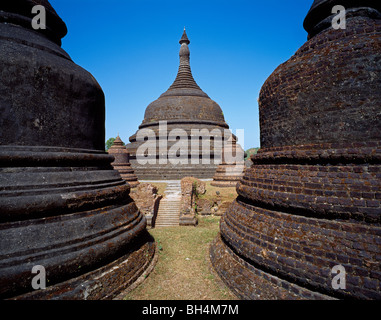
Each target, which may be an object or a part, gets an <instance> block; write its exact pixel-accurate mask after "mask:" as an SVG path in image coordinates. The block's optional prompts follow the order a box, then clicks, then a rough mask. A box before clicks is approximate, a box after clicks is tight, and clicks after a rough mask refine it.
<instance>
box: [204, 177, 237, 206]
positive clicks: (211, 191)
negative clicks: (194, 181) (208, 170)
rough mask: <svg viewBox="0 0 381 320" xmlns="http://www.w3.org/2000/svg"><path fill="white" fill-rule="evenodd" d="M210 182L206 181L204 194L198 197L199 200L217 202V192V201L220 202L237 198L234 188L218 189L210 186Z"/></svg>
mask: <svg viewBox="0 0 381 320" xmlns="http://www.w3.org/2000/svg"><path fill="white" fill-rule="evenodd" d="M211 182H212V181H206V192H205V194H203V195H200V196H199V198H200V199H208V200H211V201H215V200H217V194H216V192H217V191H218V192H219V193H220V195H219V197H218V198H219V200H221V201H232V202H233V200H234V199H235V198H237V191H236V187H229V188H219V187H213V186H212V185H210V184H211Z"/></svg>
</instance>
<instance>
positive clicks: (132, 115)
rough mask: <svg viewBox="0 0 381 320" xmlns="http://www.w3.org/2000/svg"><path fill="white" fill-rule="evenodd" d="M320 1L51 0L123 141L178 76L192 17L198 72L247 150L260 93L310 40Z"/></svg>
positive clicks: (253, 139)
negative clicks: (307, 23) (308, 23)
mask: <svg viewBox="0 0 381 320" xmlns="http://www.w3.org/2000/svg"><path fill="white" fill-rule="evenodd" d="M312 2H313V1H312V0H293V1H285V0H263V1H258V0H234V1H233V0H203V1H199V0H196V1H181V0H178V1H172V0H50V3H51V4H52V5H53V7H54V8H55V9H56V11H57V13H58V14H59V15H60V16H61V18H62V19H63V20H64V21H65V23H66V25H67V27H68V34H67V36H66V37H65V38H64V39H63V45H62V47H63V49H65V50H66V51H67V52H68V54H69V55H70V56H71V58H72V59H73V61H74V62H75V63H77V64H78V65H80V66H81V67H83V68H85V69H86V70H88V71H89V72H90V73H92V74H93V76H94V77H95V78H96V79H97V81H98V82H99V84H100V85H101V87H102V89H103V91H104V93H105V96H106V139H108V138H110V137H115V136H116V135H117V134H118V133H119V134H120V137H121V138H122V140H123V141H124V142H125V143H128V138H129V137H130V136H131V135H132V134H134V133H135V132H136V130H137V129H138V126H139V125H140V124H141V122H142V120H143V118H144V111H145V109H146V107H147V106H148V104H149V103H151V102H152V101H154V100H156V99H157V98H158V97H159V96H160V95H161V94H162V93H163V92H165V91H166V90H167V89H168V87H169V86H170V85H171V84H172V82H173V81H174V79H175V77H176V73H177V69H178V63H179V56H178V54H179V49H180V45H179V43H178V41H179V39H180V37H181V35H182V32H183V28H184V26H185V27H186V29H187V34H188V37H189V39H190V41H191V44H190V46H189V48H190V51H191V68H192V73H193V76H194V78H195V80H196V82H197V83H198V85H199V86H200V87H201V89H202V90H203V91H205V92H206V93H207V94H208V95H209V97H210V98H211V99H213V100H214V101H216V102H217V103H218V104H219V105H220V106H221V108H222V110H223V112H224V115H225V120H226V121H227V123H228V124H229V126H230V128H231V129H232V131H233V132H234V133H235V130H237V129H244V130H245V144H244V147H245V149H248V148H250V147H259V145H260V142H259V119H258V102H257V99H258V96H259V91H260V89H261V87H262V85H263V83H264V81H265V80H266V79H267V77H268V76H270V74H271V73H272V72H273V71H274V70H275V68H277V67H278V66H279V65H280V64H281V63H283V62H285V61H286V60H288V59H289V58H290V57H291V56H292V55H293V54H294V53H295V52H296V50H297V49H298V48H299V47H300V46H301V45H302V44H303V43H304V42H305V41H306V39H307V33H306V32H305V30H304V29H303V20H304V18H305V16H306V14H307V12H308V10H309V8H310V6H311V4H312Z"/></svg>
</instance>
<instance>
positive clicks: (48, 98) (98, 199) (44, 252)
mask: <svg viewBox="0 0 381 320" xmlns="http://www.w3.org/2000/svg"><path fill="white" fill-rule="evenodd" d="M34 5H43V6H44V7H45V8H46V14H47V17H46V22H47V26H46V29H40V30H34V29H33V28H32V19H33V18H34V16H33V15H32V14H31V11H32V7H33V6H34ZM66 32H67V30H66V25H65V24H64V22H63V21H62V20H61V19H60V18H59V17H58V15H57V14H56V12H55V11H54V9H53V8H52V7H51V5H50V4H49V2H48V1H46V0H34V1H29V0H2V1H1V2H0V48H1V50H0V239H1V241H0V298H1V299H109V298H113V297H115V296H117V295H118V294H119V293H120V292H121V291H122V290H124V289H126V288H127V287H129V285H131V284H132V283H134V282H135V280H136V279H138V278H139V277H140V276H141V275H142V273H143V272H144V271H146V270H147V268H148V267H149V266H150V265H151V261H153V257H154V253H155V245H154V241H153V239H152V238H151V237H150V236H149V235H148V233H147V231H146V219H145V217H144V216H143V215H142V214H141V213H140V212H139V211H138V209H137V207H136V205H135V203H134V202H133V201H132V199H131V198H130V196H129V192H130V187H129V186H128V185H127V184H126V182H125V181H124V180H123V179H122V178H121V177H120V175H119V173H118V172H117V171H116V170H113V168H112V166H111V162H112V161H113V157H112V156H110V155H108V154H107V153H106V152H105V151H104V141H105V134H104V131H105V127H104V123H105V110H104V109H105V100H104V94H103V91H102V89H101V88H100V86H99V84H98V83H97V82H96V80H95V79H94V78H93V76H92V75H91V74H89V73H88V72H87V71H85V70H84V69H82V68H81V67H79V66H78V65H76V64H75V63H73V61H72V60H71V59H70V57H69V55H68V54H67V53H66V52H65V51H64V50H62V49H61V38H62V37H64V36H65V35H66ZM36 266H40V267H38V272H37V274H36V272H32V271H33V268H34V267H36ZM42 267H43V268H44V270H45V272H46V277H45V284H46V289H39V290H35V289H38V286H37V287H36V285H34V286H32V284H33V279H34V278H35V277H36V276H39V277H38V281H37V280H36V281H37V283H39V285H42V286H43V282H44V277H43V269H42Z"/></svg>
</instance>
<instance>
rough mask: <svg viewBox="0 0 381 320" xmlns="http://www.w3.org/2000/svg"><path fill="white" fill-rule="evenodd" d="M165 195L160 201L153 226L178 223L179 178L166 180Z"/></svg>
mask: <svg viewBox="0 0 381 320" xmlns="http://www.w3.org/2000/svg"><path fill="white" fill-rule="evenodd" d="M166 182H167V188H166V189H165V191H164V193H165V197H164V199H162V200H161V201H160V205H159V211H158V214H157V218H156V223H155V227H156V228H160V227H172V226H179V225H180V209H181V184H180V180H174V181H166Z"/></svg>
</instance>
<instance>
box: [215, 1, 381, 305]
mask: <svg viewBox="0 0 381 320" xmlns="http://www.w3.org/2000/svg"><path fill="white" fill-rule="evenodd" d="M327 3H328V2H327V1H319V2H318V1H315V3H314V6H313V10H311V11H310V13H309V14H308V16H307V18H308V19H306V21H307V20H308V21H309V22H311V21H313V20H314V19H315V22H316V23H317V22H318V21H321V20H323V19H325V18H326V17H324V16H322V17H320V18H321V20H319V17H318V16H317V14H318V12H320V14H322V12H324V10H323V9H322V10H320V11H319V10H318V9H319V8H320V9H321V8H322V6H326V5H327ZM342 5H344V6H345V5H346V3H345V1H343V3H342ZM350 7H351V4H350V2H348V3H347V8H349V12H350V13H351V15H350V18H349V19H348V20H347V29H346V30H333V29H332V28H330V27H328V28H325V29H324V28H323V30H320V31H319V32H315V33H316V34H315V33H312V34H310V40H309V41H308V42H306V43H305V44H304V45H303V46H302V47H301V48H300V49H299V50H298V52H297V53H296V54H295V55H294V56H293V57H291V59H290V60H288V61H287V62H285V63H284V64H282V65H281V66H279V67H278V68H277V69H276V70H275V71H274V73H273V74H272V75H271V76H270V77H269V79H268V80H267V81H266V82H265V84H264V86H263V87H262V90H261V93H260V101H259V110H260V124H261V150H260V151H259V152H258V154H257V155H254V156H252V157H251V160H252V162H253V166H252V167H251V168H249V169H247V170H246V171H245V175H244V177H243V178H242V179H241V181H240V182H239V183H238V185H237V193H238V198H237V199H236V201H235V202H234V203H233V204H232V205H231V206H230V207H229V209H228V210H227V212H226V214H225V215H224V216H223V218H222V220H221V225H220V237H219V238H217V239H216V241H215V243H214V244H213V245H212V247H211V251H210V253H211V260H212V263H213V265H214V267H215V269H216V270H217V272H218V273H219V274H220V276H221V278H222V279H223V280H224V281H225V282H226V284H227V285H228V286H229V287H230V288H231V289H232V290H233V291H235V292H236V294H237V295H238V296H239V297H241V298H243V299H331V298H337V299H381V288H380V282H381V219H380V217H381V194H380V192H381V142H380V141H381V121H380V117H381V109H380V102H381V91H380V85H381V65H380V60H381V50H380V49H381V47H380V43H381V41H380V40H381V22H380V21H381V20H380V18H381V15H380V14H379V12H378V11H376V10H375V8H373V9H369V10H365V9H361V10H359V9H357V8H350ZM311 16H314V17H313V18H314V19H312V18H311ZM308 25H309V23H307V26H308ZM310 27H311V26H309V27H308V28H310ZM313 30H315V31H316V30H317V29H313ZM336 265H342V266H344V268H345V271H346V288H345V289H339V290H335V289H334V288H333V286H332V279H333V277H334V274H332V268H333V267H334V266H336Z"/></svg>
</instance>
